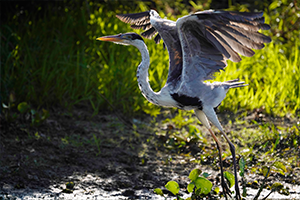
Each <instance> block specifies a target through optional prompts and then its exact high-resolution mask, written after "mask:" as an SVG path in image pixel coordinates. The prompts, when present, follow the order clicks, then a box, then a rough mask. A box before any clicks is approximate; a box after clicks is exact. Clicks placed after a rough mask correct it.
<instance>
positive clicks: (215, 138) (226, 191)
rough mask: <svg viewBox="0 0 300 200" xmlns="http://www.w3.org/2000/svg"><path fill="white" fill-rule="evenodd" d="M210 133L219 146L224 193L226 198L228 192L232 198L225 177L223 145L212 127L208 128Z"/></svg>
mask: <svg viewBox="0 0 300 200" xmlns="http://www.w3.org/2000/svg"><path fill="white" fill-rule="evenodd" d="M208 130H209V132H210V134H211V135H212V137H213V138H214V140H215V142H216V144H217V148H218V150H219V160H220V169H221V186H222V189H223V193H224V196H225V199H226V200H227V194H228V195H229V196H230V198H231V191H230V189H229V188H228V185H227V184H226V183H225V179H224V170H223V162H222V149H221V145H220V142H219V141H218V139H217V137H216V135H215V134H214V132H213V131H212V130H211V129H208Z"/></svg>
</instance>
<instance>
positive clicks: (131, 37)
mask: <svg viewBox="0 0 300 200" xmlns="http://www.w3.org/2000/svg"><path fill="white" fill-rule="evenodd" d="M97 40H100V41H108V42H113V43H116V44H122V45H134V46H137V45H138V44H140V43H141V42H144V40H143V38H142V37H141V36H139V35H138V34H136V33H124V34H122V33H120V34H118V35H110V36H104V37H99V38H97Z"/></svg>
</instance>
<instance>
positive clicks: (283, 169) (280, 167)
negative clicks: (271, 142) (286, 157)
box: [273, 161, 286, 175]
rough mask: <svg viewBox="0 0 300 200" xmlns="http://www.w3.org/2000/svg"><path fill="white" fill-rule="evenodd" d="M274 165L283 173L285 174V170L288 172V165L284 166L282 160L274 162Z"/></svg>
mask: <svg viewBox="0 0 300 200" xmlns="http://www.w3.org/2000/svg"><path fill="white" fill-rule="evenodd" d="M273 166H274V167H275V168H277V169H279V170H280V171H281V172H280V173H281V174H282V175H284V172H286V167H285V166H284V164H283V163H282V162H280V161H276V162H274V163H273Z"/></svg>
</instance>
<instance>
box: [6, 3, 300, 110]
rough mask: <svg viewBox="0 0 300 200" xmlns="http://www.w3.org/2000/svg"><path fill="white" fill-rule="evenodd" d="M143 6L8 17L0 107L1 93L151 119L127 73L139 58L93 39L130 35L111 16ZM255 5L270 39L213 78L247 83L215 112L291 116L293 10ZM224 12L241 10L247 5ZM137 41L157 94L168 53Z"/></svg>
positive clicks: (72, 6) (90, 6)
mask: <svg viewBox="0 0 300 200" xmlns="http://www.w3.org/2000/svg"><path fill="white" fill-rule="evenodd" d="M153 3H154V4H155V6H156V9H157V10H158V12H159V13H160V14H161V15H162V17H168V18H169V19H172V20H176V18H178V17H180V16H182V15H186V14H188V13H189V12H190V11H197V10H203V9H209V6H210V3H211V1H210V0H202V1H189V3H187V4H184V3H181V2H180V1H163V2H162V1H156V0H155V1H153ZM133 5H134V6H133ZM249 5H251V4H249ZM265 5H268V7H266V6H265ZM150 6H151V3H150V2H137V3H133V2H126V3H125V2H122V3H121V4H118V3H116V2H110V1H109V2H107V3H106V4H101V3H94V2H93V1H87V3H86V2H83V3H81V2H79V1H69V2H68V3H67V4H63V3H61V4H60V3H57V4H54V8H55V9H53V10H52V9H48V8H47V7H41V6H37V7H36V8H33V9H32V12H27V11H26V12H24V14H23V15H24V16H26V17H23V16H22V15H19V14H16V13H13V14H12V16H10V17H11V19H12V20H10V21H7V22H4V23H2V26H1V38H3V42H2V43H1V57H2V59H3V62H1V76H2V77H1V101H2V102H8V101H9V100H8V99H9V94H10V93H11V92H14V93H15V94H16V96H17V99H18V103H19V102H28V103H30V104H32V105H35V107H44V106H53V105H60V106H62V107H65V108H69V109H71V108H72V107H73V106H75V105H76V106H78V105H80V106H90V107H92V108H93V110H94V114H96V113H97V112H99V110H103V109H112V110H121V111H122V112H124V113H126V114H128V115H132V114H134V113H141V111H143V112H145V113H147V114H151V115H153V116H156V115H157V114H159V113H160V108H159V107H157V106H155V105H152V104H150V103H148V102H147V101H146V99H145V98H144V97H143V96H142V95H141V94H140V91H139V89H138V87H137V81H136V77H135V73H136V67H137V65H138V64H139V62H140V61H141V60H140V55H139V52H138V50H137V49H136V48H134V47H125V46H119V45H114V44H109V43H102V42H99V41H96V40H95V39H96V38H97V37H100V36H103V35H110V34H116V33H119V32H131V31H133V30H132V29H131V28H130V26H129V25H128V24H125V23H122V22H120V21H119V20H118V19H117V18H116V17H115V14H118V13H126V12H140V11H145V10H148V9H149V7H150ZM58 7H61V8H62V9H60V10H59V9H56V8H58ZM133 7H134V8H135V9H132V8H133ZM256 7H257V8H259V9H262V10H263V9H265V17H266V22H267V23H269V24H271V27H272V29H271V31H266V32H264V33H265V34H270V35H271V36H272V39H273V41H274V42H273V43H271V44H267V45H266V47H265V48H264V49H263V50H259V51H257V53H256V55H255V56H254V57H252V58H243V61H242V62H240V63H231V62H230V63H229V66H228V68H227V69H226V71H225V72H222V73H221V74H220V76H217V80H218V81H223V80H230V79H235V78H240V79H241V80H244V81H245V82H246V83H248V84H249V86H248V87H246V88H240V89H234V90H230V91H229V92H228V95H227V97H226V98H225V100H224V102H223V104H222V105H221V107H220V110H225V109H228V110H232V111H236V110H237V109H241V108H243V109H246V110H253V109H255V108H261V107H262V108H264V109H265V112H266V113H269V114H273V115H280V116H283V115H285V114H287V113H292V114H297V112H298V111H299V106H300V100H299V98H298V97H299V95H300V93H299V92H300V79H299V76H298V74H299V73H300V72H299V61H300V56H299V46H300V42H299V30H300V28H299V24H300V23H298V21H299V17H298V16H299V10H297V9H296V6H295V5H294V4H293V3H290V2H288V1H279V0H275V1H273V3H271V4H267V3H266V2H265V1H261V2H259V1H257V4H256ZM49 8H50V7H49ZM230 9H231V10H242V11H247V6H244V7H241V6H238V5H236V6H235V7H230ZM286 22H289V23H286ZM135 31H137V32H138V33H140V31H139V30H135ZM145 42H146V43H147V46H148V49H149V53H150V56H151V66H150V69H149V79H150V84H151V86H152V88H153V89H154V91H159V90H160V88H161V87H162V86H163V85H164V84H165V81H166V76H167V73H168V53H167V51H166V50H164V49H163V45H162V44H159V45H156V44H155V43H154V41H152V40H147V39H146V40H145ZM233 100H234V101H233Z"/></svg>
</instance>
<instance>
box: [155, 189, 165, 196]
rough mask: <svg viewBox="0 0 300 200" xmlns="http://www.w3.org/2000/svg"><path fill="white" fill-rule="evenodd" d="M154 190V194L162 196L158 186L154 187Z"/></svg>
mask: <svg viewBox="0 0 300 200" xmlns="http://www.w3.org/2000/svg"><path fill="white" fill-rule="evenodd" d="M154 192H155V193H156V194H158V195H160V196H164V193H163V191H162V190H161V189H160V188H155V189H154Z"/></svg>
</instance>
